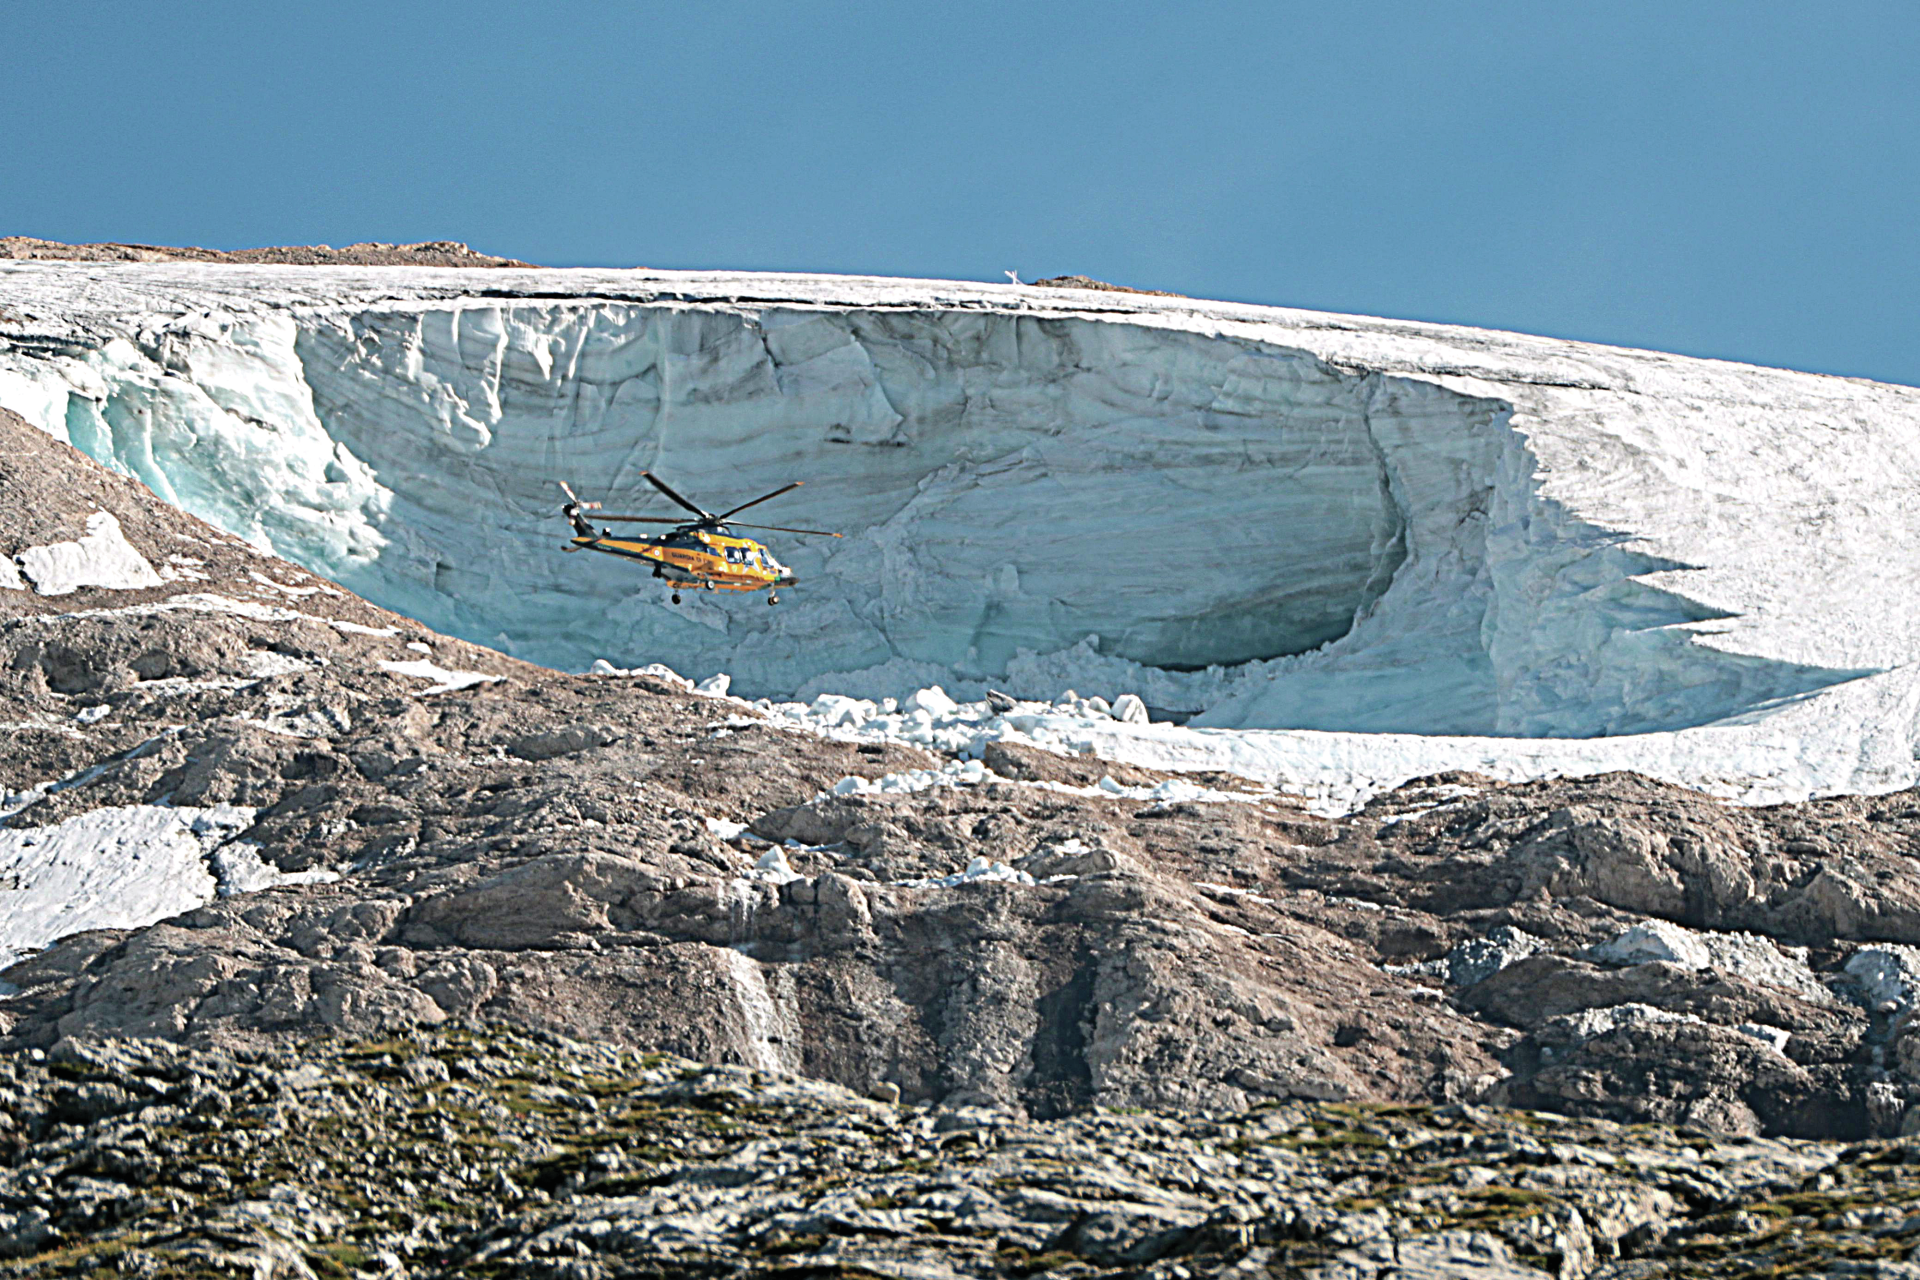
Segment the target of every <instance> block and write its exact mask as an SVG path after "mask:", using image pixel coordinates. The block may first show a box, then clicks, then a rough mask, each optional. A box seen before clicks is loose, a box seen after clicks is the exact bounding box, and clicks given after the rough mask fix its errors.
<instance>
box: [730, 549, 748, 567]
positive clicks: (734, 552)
mask: <svg viewBox="0 0 1920 1280" xmlns="http://www.w3.org/2000/svg"><path fill="white" fill-rule="evenodd" d="M745 558H746V557H745V556H743V555H742V554H741V552H740V548H738V547H728V548H727V563H728V564H739V563H741V562H742V561H743V560H744V559H745Z"/></svg>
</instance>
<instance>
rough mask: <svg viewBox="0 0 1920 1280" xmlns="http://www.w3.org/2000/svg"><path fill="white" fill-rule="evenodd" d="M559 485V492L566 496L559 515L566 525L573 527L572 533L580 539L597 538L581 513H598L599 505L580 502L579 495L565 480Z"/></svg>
mask: <svg viewBox="0 0 1920 1280" xmlns="http://www.w3.org/2000/svg"><path fill="white" fill-rule="evenodd" d="M559 485H560V492H562V493H564V494H566V495H567V500H566V501H565V502H564V503H562V504H561V506H560V514H561V515H563V516H565V517H566V518H567V523H569V524H571V525H572V526H573V531H574V533H575V534H576V535H578V536H580V537H582V538H592V537H595V536H597V535H595V533H594V531H593V526H592V525H590V524H588V523H587V518H586V517H585V516H584V515H582V514H581V512H583V511H598V510H599V509H600V504H599V503H597V502H582V501H580V495H579V494H577V493H575V492H574V491H573V486H572V485H570V484H568V483H567V482H566V481H565V480H562V481H560V482H559Z"/></svg>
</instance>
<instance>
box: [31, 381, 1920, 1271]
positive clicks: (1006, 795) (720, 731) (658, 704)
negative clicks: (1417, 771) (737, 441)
mask: <svg viewBox="0 0 1920 1280" xmlns="http://www.w3.org/2000/svg"><path fill="white" fill-rule="evenodd" d="M0 448H3V451H0V457H4V458H5V459H6V462H5V465H4V467H0V499H4V501H0V555H10V554H19V553H20V551H21V550H22V549H23V548H29V547H33V546H44V545H49V544H52V543H56V542H60V541H64V540H76V539H79V538H81V537H83V536H85V531H86V530H87V529H88V528H90V527H91V526H90V525H89V519H90V518H91V517H92V516H94V515H95V514H97V513H99V512H105V513H109V514H111V515H112V516H113V517H114V518H115V521H116V522H117V528H118V529H119V530H120V532H121V534H122V535H123V536H124V538H125V540H126V542H127V544H128V546H129V547H130V548H131V550H132V552H133V553H134V554H135V555H137V556H138V557H140V558H142V559H143V560H144V561H145V562H146V563H147V564H148V565H149V566H150V567H152V568H154V572H155V576H156V577H157V579H158V580H159V585H153V584H152V583H151V582H148V581H146V580H145V579H144V578H139V579H138V580H133V579H129V580H128V581H125V582H121V583H119V584H117V585H113V584H109V585H93V586H79V587H77V588H75V589H74V590H72V591H70V592H65V593H63V594H59V595H43V594H41V593H40V592H38V591H36V590H34V589H33V588H32V586H31V584H29V583H26V582H23V583H22V585H21V586H20V587H18V588H12V587H4V586H0V721H4V723H6V724H8V725H10V726H12V728H11V731H10V733H9V735H8V736H7V737H6V738H4V739H0V786H4V787H5V788H6V790H7V791H8V792H9V794H10V797H11V798H10V799H9V801H8V808H9V810H10V811H11V816H10V817H9V819H8V825H7V827H6V828H5V829H4V830H0V835H4V836H6V838H8V839H11V840H14V841H16V845H15V846H9V847H10V848H19V849H29V848H31V847H32V846H31V844H24V843H20V842H27V841H29V840H31V841H38V842H50V841H58V840H60V839H65V838H67V836H68V835H69V834H70V833H71V832H72V831H74V830H76V829H77V828H74V827H72V826H70V825H68V824H72V823H74V822H76V821H77V820H80V819H83V818H88V817H89V815H96V816H97V815H101V814H115V813H131V812H148V811H150V810H154V809H157V808H159V807H162V806H174V807H175V809H174V810H173V811H177V812H180V813H187V812H189V811H191V812H194V813H207V814H217V815H223V816H222V818H221V820H222V821H224V822H228V823H230V824H232V825H230V826H220V827H217V829H215V828H209V830H212V832H213V834H210V835H207V836H206V840H207V842H208V843H209V844H215V845H217V846H218V847H217V848H214V849H213V850H212V852H210V853H208V854H207V855H206V857H207V858H208V860H209V863H208V866H209V870H208V872H207V883H208V884H209V885H210V886H211V885H212V884H213V883H214V879H215V877H213V875H212V872H211V868H212V867H213V866H214V860H216V859H217V860H220V861H219V862H218V865H219V866H221V867H225V868H228V869H229V871H228V874H227V875H226V877H225V879H222V880H221V881H220V883H222V884H224V885H226V887H227V888H228V890H229V894H228V896H219V894H218V891H217V890H216V889H214V888H212V887H209V888H208V889H206V890H205V892H204V893H201V894H199V895H198V897H192V898H190V900H191V901H194V902H197V903H198V905H193V906H191V908H190V909H184V910H183V909H182V908H181V907H180V906H177V905H174V906H169V907H168V908H167V909H165V910H157V909H156V910H155V911H153V912H152V913H151V914H149V915H148V916H147V917H146V918H145V919H144V920H140V921H133V922H130V923H129V924H128V926H127V927H114V928H83V929H80V930H79V931H77V932H73V933H70V934H68V935H67V936H64V937H62V938H60V939H59V940H58V941H56V942H54V943H53V945H51V946H47V947H45V948H44V949H42V950H39V951H37V952H35V953H34V954H32V955H30V956H28V957H27V958H25V959H24V960H21V961H20V962H19V963H17V964H15V965H14V966H13V967H12V968H11V969H9V970H7V971H6V980H7V981H8V982H9V983H10V984H12V986H13V987H15V988H17V991H16V993H14V994H11V995H9V996H7V997H5V999H4V1003H0V1015H3V1016H4V1020H5V1034H6V1044H7V1046H8V1047H9V1048H10V1049H12V1050H13V1051H16V1052H17V1051H22V1050H25V1049H29V1048H41V1049H49V1048H51V1047H53V1046H54V1045H56V1044H58V1043H61V1042H62V1041H73V1042H78V1041H80V1040H83V1039H87V1038H98V1037H129V1036H131V1037H161V1038H165V1039H170V1040H177V1041H180V1042H183V1043H189V1044H193V1045H198V1046H206V1047H217V1048H224V1049H229V1050H234V1051H246V1052H253V1051H260V1050H264V1049H267V1048H270V1047H272V1046H274V1045H276V1044H280V1043H285V1042H293V1041H298V1040H302V1039H305V1038H308V1037H311V1036H314V1035H316V1034H322V1033H325V1034H333V1035H339V1036H347V1037H373V1036H393V1035H408V1034H414V1033H417V1032H420V1031H422V1030H425V1029H431V1028H443V1029H445V1028H454V1027H468V1026H475V1025H508V1026H516V1027H520V1028H523V1029H534V1030H541V1031H544V1032H549V1033H557V1034H563V1035H566V1036H568V1037H572V1038H576V1039H584V1040H592V1041H596V1042H602V1043H605V1044H609V1045H615V1046H625V1047H629V1048H633V1049H640V1050H647V1051H665V1052H672V1053H677V1054H681V1055H684V1056H686V1057H688V1058H692V1059H698V1060H702V1061H707V1062H713V1063H722V1064H735V1065H739V1066H743V1067H746V1068H750V1069H757V1070H762V1071H784V1072H798V1073H801V1074H804V1075H807V1076H811V1077H815V1078H819V1079H824V1080H829V1081H833V1082H837V1083H839V1084H841V1085H844V1086H847V1087H849V1088H851V1089H853V1090H855V1091H856V1092H858V1093H860V1094H862V1095H869V1094H872V1093H875V1092H876V1091H878V1092H882V1093H891V1092H893V1091H897V1094H896V1095H895V1096H897V1097H898V1098H899V1099H900V1100H901V1101H902V1102H903V1103H908V1104H939V1105H942V1106H944V1107H946V1108H948V1109H949V1110H953V1109H957V1108H980V1109H984V1111H985V1112H987V1113H991V1114H998V1115H1009V1116H1015V1117H1019V1116H1027V1117H1040V1118H1045V1117H1053V1116H1061V1115H1067V1114H1073V1113H1078V1112H1082V1111H1084V1110H1085V1109H1086V1108H1088V1107H1091V1106H1097V1105H1104V1106H1110V1107H1117V1106H1127V1107H1154V1108H1174V1109H1185V1110H1208V1111H1222V1112H1225V1111H1238V1110H1242V1109H1245V1108H1247V1107H1250V1106H1259V1105H1262V1104H1266V1103H1277V1102H1282V1101H1288V1100H1299V1099H1312V1100H1322V1101H1343V1100H1345V1101H1381V1102H1401V1103H1434V1104H1448V1103H1456V1102H1463V1101H1493V1102H1505V1103H1508V1104H1512V1105H1517V1106H1524V1107H1531V1108H1540V1109H1547V1110H1556V1111H1564V1112H1572V1113H1577V1114H1584V1115H1590V1116H1597V1117H1605V1118H1611V1119H1615V1120H1620V1121H1666V1122H1680V1123H1688V1124H1693V1125H1696V1126H1700V1127H1702V1128H1712V1129H1716V1130H1732V1131H1738V1132H1748V1133H1769V1134H1790V1135H1805V1136H1814V1135H1820V1136H1835V1137H1849V1138H1857V1137H1866V1136H1869V1135H1890V1134H1894V1133H1898V1132H1900V1131H1901V1129H1902V1128H1903V1127H1906V1126H1908V1125H1909V1122H1908V1120H1907V1115H1908V1113H1909V1108H1910V1104H1911V1103H1912V1102H1913V1101H1914V1100H1916V1099H1920V1070H1917V1069H1915V1067H1914V1066H1913V1064H1914V1063H1915V1062H1916V1061H1920V1051H1916V1050H1915V1048H1914V1047H1913V1046H1914V1045H1915V1044H1916V1043H1920V1041H1917V1040H1916V1039H1915V1038H1914V1036H1913V1035H1912V1034H1911V1032H1910V1027H1909V1018H1908V1013H1909V1010H1910V1008H1911V1006H1912V1001H1911V999H1910V998H1909V996H1908V995H1907V988H1906V985H1905V979H1904V978H1902V977H1900V974H1902V973H1904V972H1905V970H1904V969H1902V968H1901V965H1900V964H1899V963H1896V961H1895V960H1888V959H1886V958H1885V956H1895V957H1896V959H1897V957H1898V955H1899V954H1903V953H1899V952H1897V950H1893V948H1898V947H1901V946H1907V945H1920V876H1916V874H1915V873H1914V871H1913V870H1912V867H1911V863H1910V860H1909V858H1908V856H1907V850H1908V849H1909V848H1911V847H1912V842H1913V841H1914V839H1915V838H1916V836H1920V806H1916V805H1915V803H1914V799H1913V797H1912V796H1911V795H1905V794H1903V795H1895V796H1886V797H1879V798H1875V799H1839V800H1830V801H1822V802H1818V803H1813V804H1807V805H1799V806H1789V807H1783V808H1779V809H1772V810H1751V809H1749V810H1743V809H1737V808H1733V807H1731V806H1728V805H1724V804H1721V803H1718V802H1715V801H1712V800H1709V799H1707V798H1705V797H1702V796H1700V795H1697V794H1694V793H1690V792H1686V791H1682V790H1680V789H1677V788H1673V787H1669V786H1663V785H1658V784H1654V783H1651V782H1648V781H1646V780H1644V779H1640V778H1636V777H1632V776H1628V775H1609V776H1604V777H1598V778H1592V779H1585V780H1579V781H1555V782H1543V783H1536V784H1527V785H1513V786H1500V785H1497V784H1494V783H1491V782H1488V781H1487V780H1485V779H1478V778H1474V777H1471V776H1466V775H1449V776H1446V777H1441V778H1436V779H1426V780H1420V781H1416V782H1414V783H1409V784H1408V785H1407V786H1406V787H1403V788H1402V789H1400V790H1399V791H1398V792H1396V793H1394V794H1393V795H1390V796H1386V797H1382V798H1381V799H1379V800H1378V801H1376V802H1375V803H1374V804H1373V805H1370V806H1369V807H1368V808H1366V809H1363V810H1361V811H1359V812H1358V813H1355V814H1352V815H1350V816H1348V817H1346V818H1342V819H1338V820H1331V819H1325V818H1320V817H1315V816H1313V815H1311V814H1309V813H1307V812H1306V811H1305V810H1304V809H1302V808H1299V807H1296V806H1294V805H1291V804H1289V803H1286V802H1284V801H1280V800H1275V799H1273V798H1272V797H1261V796H1259V795H1255V794H1253V793H1248V798H1247V799H1246V800H1245V801H1244V802H1242V801H1229V802H1222V803H1156V802H1149V801H1142V800H1129V799H1124V798H1121V797H1117V796H1112V795H1108V794H1099V795H1086V794H1080V793H1077V792H1069V791H1064V790H1061V789H1059V788H1058V787H1056V786H1054V785H1053V784H1058V783H1065V784H1068V785H1069V786H1071V787H1079V788H1086V787H1090V786H1091V785H1092V784H1094V783H1097V782H1098V780H1099V779H1100V778H1101V776H1103V775H1108V774H1111V775H1114V776H1116V777H1119V778H1120V780H1121V781H1123V782H1128V783H1134V782H1142V781H1151V780H1153V778H1154V777H1158V776H1159V775H1152V776H1149V771H1145V770H1124V771H1123V770H1118V769H1116V767H1115V766H1112V765H1110V764H1105V763H1102V762H1098V761H1090V760H1084V759H1076V758H1069V757H1063V756H1053V755H1046V754H1043V753H1039V752H1035V751H1032V750H1026V749H1021V748H1017V747H1012V746H1007V745H1004V744H1002V745H1001V746H998V747H996V748H995V750H994V751H993V752H991V753H990V755H989V757H988V759H987V761H986V764H987V765H988V767H989V773H988V774H987V776H986V778H985V780H983V781H981V782H980V783H978V784H977V785H969V786H963V787H944V788H938V789H934V790H928V791H921V792H916V793H910V794H893V793H878V792H874V793H868V794H862V795H834V794H831V789H832V787H833V785H834V784H835V783H836V782H837V781H839V780H840V779H842V778H844V777H846V776H849V775H859V776H865V777H875V776H879V775H882V774H886V773H889V772H896V771H900V770H904V769H911V768H927V767H931V766H933V765H935V764H936V763H937V762H936V761H935V760H934V759H933V758H932V757H930V756H927V755H924V754H922V753H920V752H916V751H913V750H909V749H904V748H898V747H882V746H876V745H871V744H869V745H865V746H859V747H855V746H853V745H850V744H847V743H840V742H834V741H828V740H825V739H820V738H815V737H811V736H805V735H801V734H796V733H791V732H788V731H784V730H781V729H778V728H775V727H773V726H772V725H771V724H769V723H768V722H766V721H765V720H764V719H762V718H761V717H760V716H759V715H758V714H757V713H756V711H755V710H754V708H753V707H751V706H750V705H749V704H746V703H743V702H739V701H736V700H732V699H728V698H725V697H721V696H699V695H696V694H694V693H692V692H691V691H689V690H688V689H686V688H685V687H683V686H682V685H680V684H676V683H675V682H673V681H670V680H664V679H656V678H652V677H646V676H640V677H623V676H612V677H605V676H570V675H562V674H559V673H555V672H551V671H546V670H542V669H539V668H535V667H531V666H528V665H525V664H522V663H518V662H514V661H512V660H509V659H506V658H504V657H501V656H500V655H498V654H494V653H491V652H489V651H486V650H483V649H479V648H476V647H474V646H471V645H466V644H463V643H461V642H458V641H453V640H449V639H446V638H445V637H440V636H436V635H433V634H432V633H429V632H426V631H425V630H424V629H422V628H420V627H419V626H418V625H417V624H414V623H412V622H410V621H408V620H407V619H405V618H400V617H397V616H395V615H392V614H388V613H384V612H383V611H380V610H378V609H375V608H373V607H372V606H369V605H367V604H366V603H364V602H363V601H360V600H358V599H356V598H354V597H352V596H350V595H347V594H346V593H343V592H340V591H338V589H337V588H334V587H332V586H330V585H329V584H326V583H324V582H320V581H319V580H317V579H312V578H310V577H308V576H307V575H305V574H303V573H301V572H300V571H299V570H297V569H295V568H294V567H292V566H290V565H286V564H283V563H281V562H278V561H273V560H270V559H267V558H265V557H262V556H260V555H258V554H257V553H256V552H254V551H253V550H252V549H251V548H249V547H247V546H245V545H243V544H240V543H238V542H236V541H234V540H233V539H230V538H226V537H223V536H222V535H220V534H218V533H215V532H214V531H212V530H210V529H208V528H206V527H205V526H203V525H200V524H198V523H197V522H195V521H193V520H191V519H189V518H187V517H185V516H183V515H181V514H179V513H178V512H175V511H173V510H171V509H170V508H167V507H165V506H164V505H162V504H160V503H158V502H157V501H155V500H154V499H153V498H152V496H151V495H150V494H148V493H147V492H146V491H145V490H143V489H141V488H140V487H139V486H137V485H135V484H132V483H131V482H128V481H125V480H123V479H121V478H119V477H115V476H112V475H110V474H108V473H106V472H104V471H102V470H101V469H100V468H98V467H96V466H94V464H92V463H91V462H89V461H87V460H86V459H85V458H83V457H81V456H80V455H78V454H76V453H74V452H73V451H71V450H68V449H66V448H64V447H63V446H60V445H57V444H55V443H53V442H51V441H49V440H47V439H46V438H45V437H44V436H42V435H40V434H39V433H37V432H34V431H32V430H31V429H30V428H27V427H25V426H23V425H22V424H20V423H18V421H17V420H12V419H8V418H5V417H4V415H0ZM1123 773H1124V775H1125V776H1124V777H1122V776H1121V774H1123ZM1210 781H1211V782H1212V783H1214V784H1215V785H1219V786H1225V787H1229V788H1230V787H1232V786H1233V785H1235V784H1234V781H1233V780H1232V779H1228V778H1213V779H1210ZM1389 819H1391V820H1389ZM96 852H98V851H96ZM175 852H176V853H177V852H178V850H176V851H175ZM21 856H22V857H25V855H24V854H22V855H21ZM100 856H102V857H104V856H105V854H104V853H100ZM182 856H189V857H199V856H200V854H199V852H198V846H195V847H194V848H193V849H190V850H188V851H187V853H186V854H185V855H182ZM248 860H252V861H251V862H249V861H248ZM976 860H984V862H982V863H981V865H983V866H988V867H991V866H992V865H993V864H1001V865H1003V866H1004V867H1005V868H1009V869H1010V870H1009V871H1008V873H1007V874H1005V875H996V876H991V877H987V878H980V877H975V878H972V879H968V878H965V877H957V873H960V872H962V871H963V870H964V869H965V868H967V867H968V866H969V865H970V864H973V863H975V861H976ZM29 862H30V860H29V861H23V862H21V863H20V865H21V866H22V867H27V866H29ZM243 863H244V864H245V865H247V866H248V867H254V866H256V865H257V868H258V870H256V871H249V873H248V874H247V875H244V876H242V875H239V874H237V873H234V872H232V871H231V868H233V867H235V866H239V865H242V864H243ZM31 865H32V866H35V867H38V866H40V865H41V864H38V863H34V864H31ZM20 874H22V875H27V874H29V872H26V871H23V872H21V873H20ZM40 874H42V872H40V871H32V872H31V875H40ZM949 880H951V881H954V882H952V883H942V882H943V881H949ZM276 881H278V882H280V883H277V884H276V883H275V882H276ZM1029 881H1030V882H1031V883H1029ZM259 884H266V885H269V886H274V887H267V888H264V889H261V890H260V891H258V892H237V891H233V890H235V889H237V888H239V887H242V886H245V887H251V886H254V885H259ZM29 887H31V886H29ZM22 891H23V892H24V891H25V890H22ZM5 906H6V904H5V903H4V902H0V909H4V908H5ZM156 917H163V918H156ZM149 921H150V922H149ZM1876 949H1877V950H1876ZM1861 952H1871V955H1869V957H1868V958H1867V959H1862V960H1859V961H1858V962H1855V956H1856V953H1861ZM1883 952H1884V953H1885V955H1882V956H1881V959H1879V960H1874V959H1872V955H1881V953H1883ZM1889 975H1891V976H1889ZM16 1226H17V1229H19V1230H23V1231H30V1230H31V1227H30V1224H16ZM1568 1229H1569V1230H1571V1228H1568ZM1103 1230H1105V1228H1103V1227H1099V1226H1097V1225H1089V1226H1088V1227H1087V1232H1088V1235H1087V1241H1088V1244H1087V1248H1088V1249H1089V1250H1095V1251H1096V1252H1097V1249H1096V1244H1095V1243H1094V1242H1095V1241H1097V1239H1099V1238H1101V1237H1100V1232H1101V1231H1103ZM1099 1247H1104V1246H1099ZM1448 1247H1450V1248H1451V1247H1452V1246H1448ZM1461 1247H1462V1248H1467V1247H1468V1246H1466V1245H1462V1246H1461ZM1469 1252H1471V1250H1470V1249H1469ZM1103 1256H1104V1255H1103ZM1487 1256H1488V1258H1489V1259H1491V1260H1490V1261H1488V1263H1487V1265H1489V1266H1493V1265H1495V1264H1496V1263H1497V1262H1498V1259H1497V1258H1493V1255H1487ZM1354 1265H1356V1266H1358V1265H1360V1263H1359V1262H1356V1263H1355V1264H1354Z"/></svg>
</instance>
